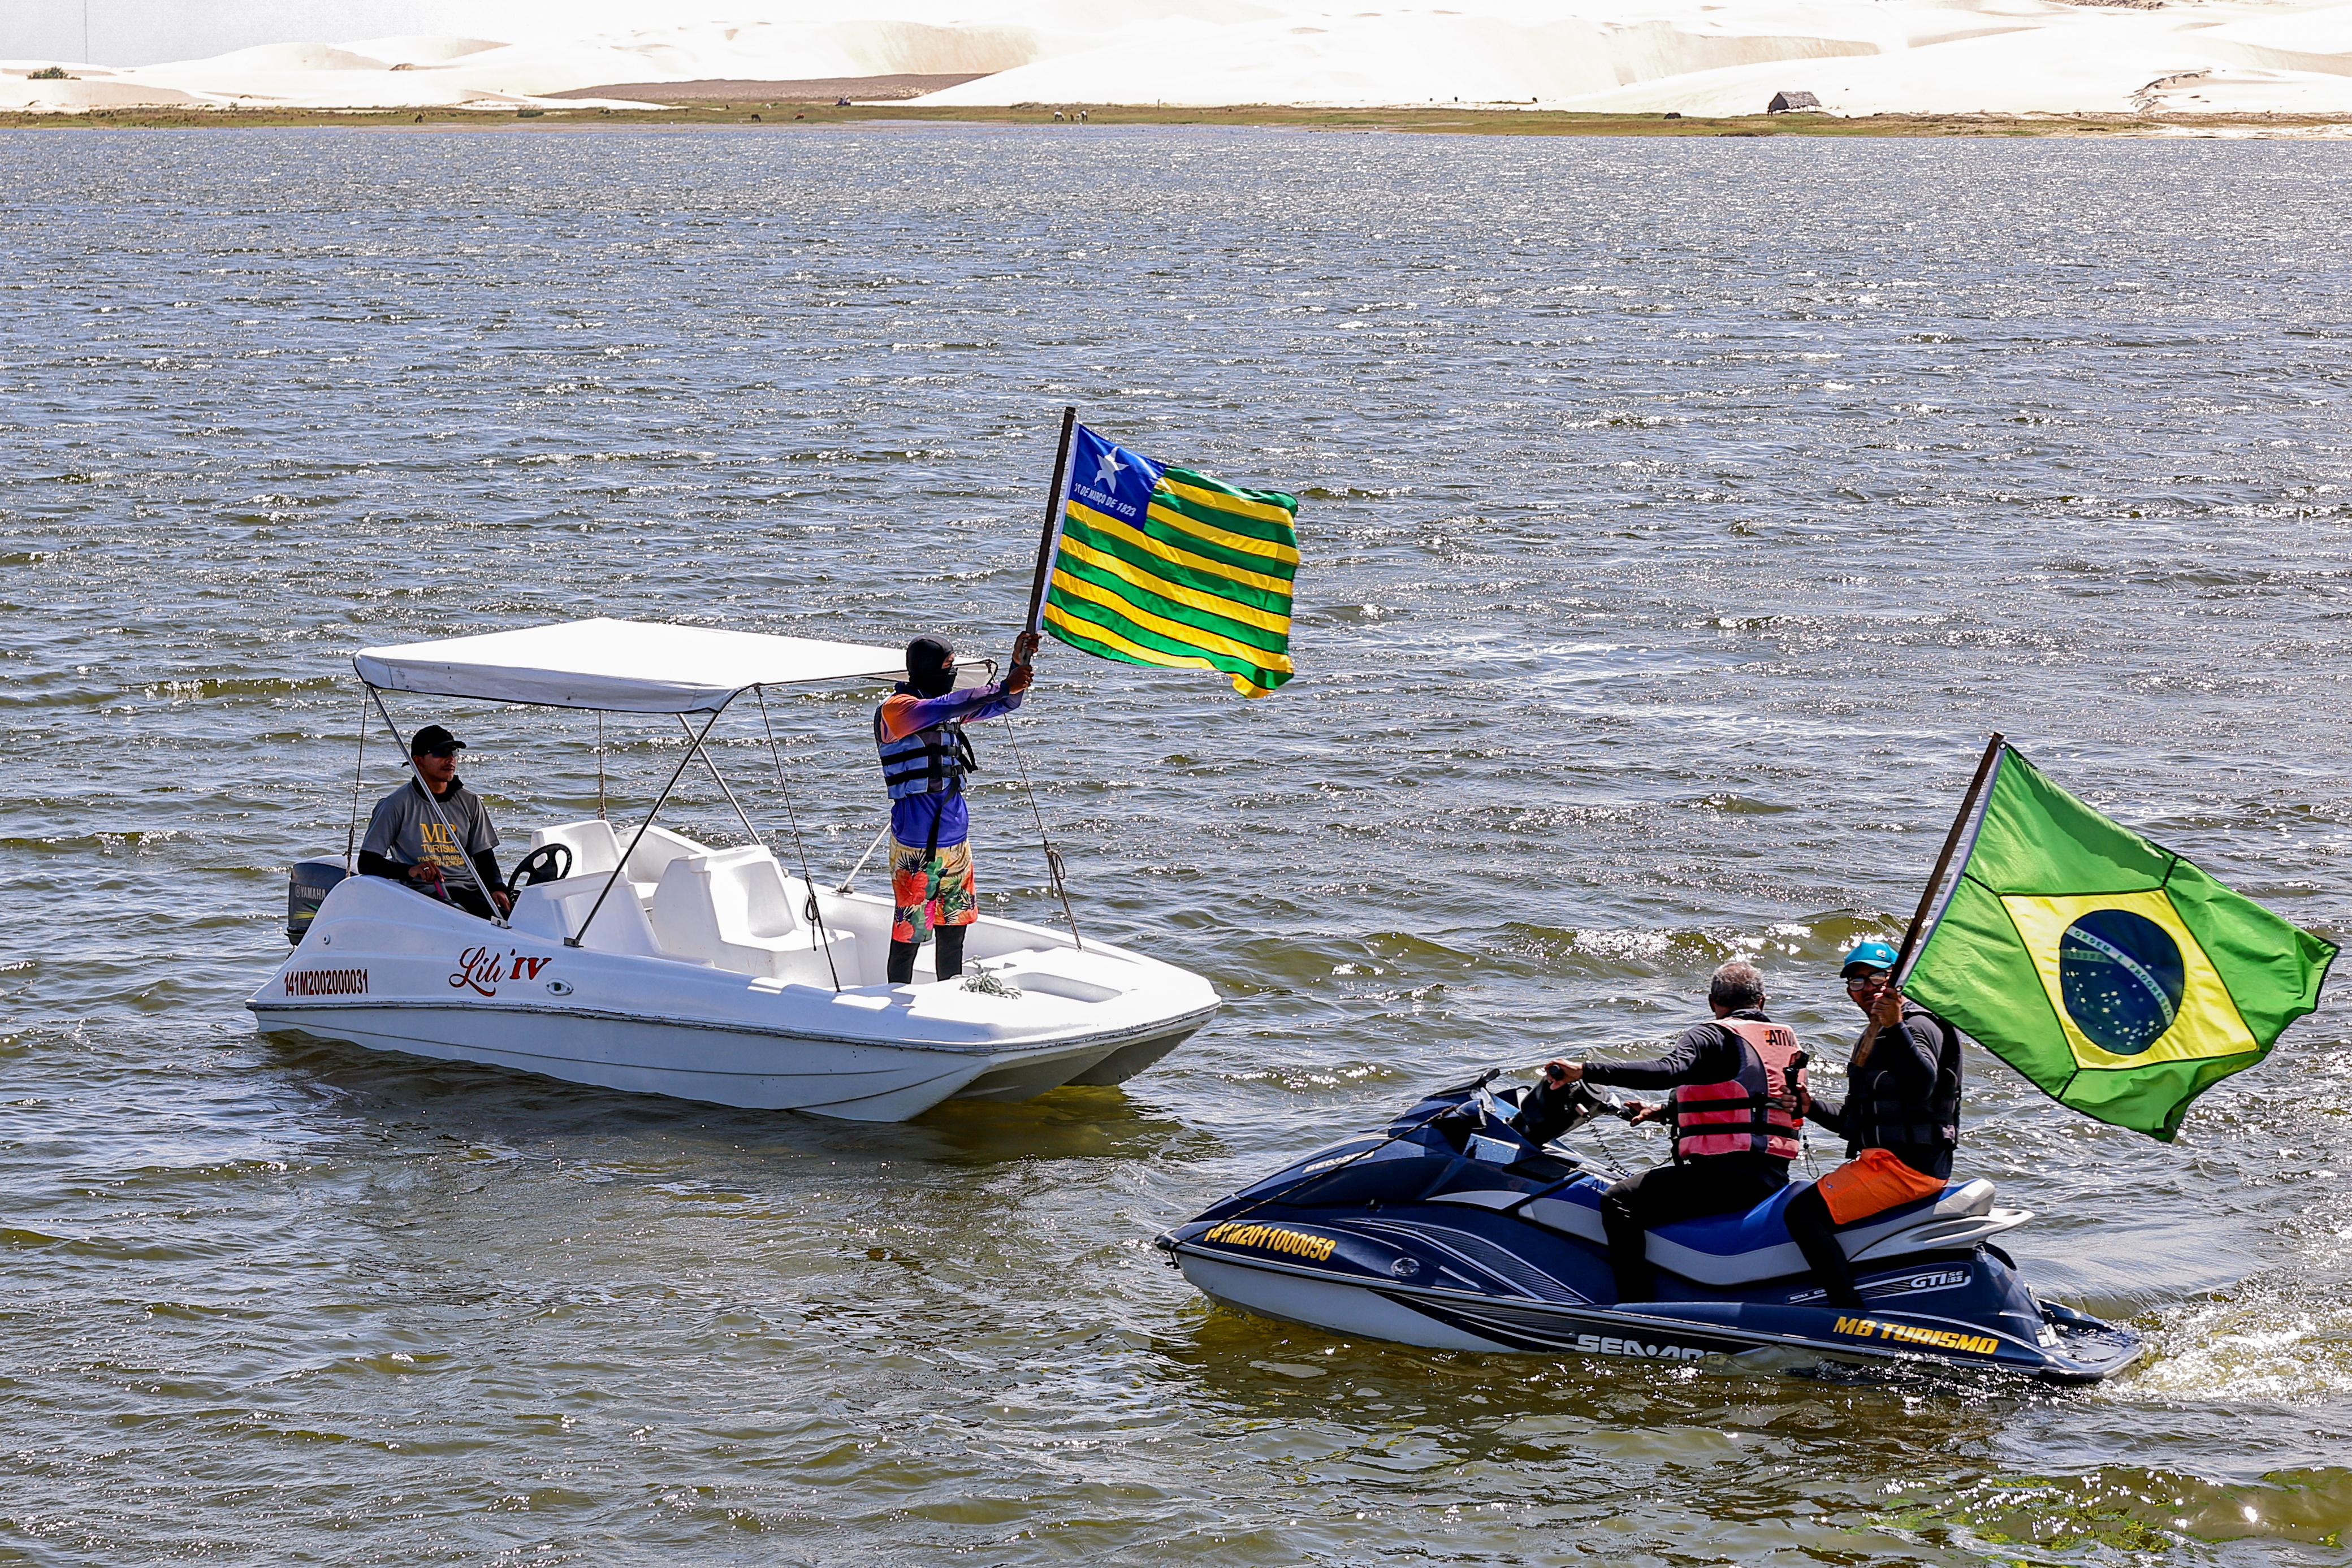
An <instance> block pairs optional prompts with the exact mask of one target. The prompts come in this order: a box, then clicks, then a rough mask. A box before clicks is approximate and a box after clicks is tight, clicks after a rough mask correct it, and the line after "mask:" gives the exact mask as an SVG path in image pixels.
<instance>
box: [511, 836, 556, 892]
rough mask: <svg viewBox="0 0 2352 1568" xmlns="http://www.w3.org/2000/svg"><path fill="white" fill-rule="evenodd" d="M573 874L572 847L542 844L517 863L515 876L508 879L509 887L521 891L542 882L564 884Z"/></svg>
mask: <svg viewBox="0 0 2352 1568" xmlns="http://www.w3.org/2000/svg"><path fill="white" fill-rule="evenodd" d="M571 874H572V846H571V845H570V844H541V845H540V846H539V848H537V849H535V850H533V851H531V852H530V853H529V854H527V855H525V856H523V857H522V859H520V860H519V861H517V862H515V868H514V875H512V876H511V877H509V878H508V879H507V885H508V886H509V887H511V888H515V889H517V890H518V891H519V890H520V889H522V888H526V887H535V886H537V885H538V884H539V883H542V882H562V880H563V879H564V878H565V877H567V876H570V875H571Z"/></svg>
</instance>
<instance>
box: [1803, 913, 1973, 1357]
mask: <svg viewBox="0 0 2352 1568" xmlns="http://www.w3.org/2000/svg"><path fill="white" fill-rule="evenodd" d="M1898 962H1900V957H1899V956H1898V955H1897V954H1896V953H1895V949H1894V948H1893V947H1890V946H1887V945H1886V944H1885V943H1884V942H1864V943H1861V944H1860V945H1858V946H1855V948H1854V949H1853V952H1851V953H1848V954H1847V955H1846V956H1845V963H1844V965H1843V971H1844V979H1845V994H1846V996H1847V997H1848V998H1851V999H1852V1000H1853V1004H1854V1006H1856V1007H1858V1008H1860V1009H1862V1011H1863V1014H1864V1017H1865V1018H1867V1019H1869V1022H1868V1024H1867V1025H1866V1026H1865V1027H1864V1030H1863V1031H1862V1038H1861V1039H1860V1040H1856V1041H1855V1042H1854V1048H1853V1061H1850V1062H1849V1063H1847V1064H1846V1070H1845V1082H1846V1097H1845V1103H1843V1104H1839V1103H1836V1102H1834V1101H1830V1100H1824V1099H1822V1098H1821V1097H1819V1096H1818V1095H1816V1096H1814V1097H1813V1098H1812V1099H1811V1102H1810V1103H1808V1104H1807V1106H1806V1108H1805V1120H1807V1121H1809V1122H1811V1123H1814V1124H1817V1125H1819V1126H1823V1127H1827V1128H1829V1129H1830V1130H1831V1131H1832V1132H1836V1133H1842V1134H1844V1135H1845V1141H1846V1159H1845V1164H1843V1165H1842V1166H1838V1167H1837V1169H1835V1170H1833V1171H1832V1172H1830V1173H1829V1174H1828V1175H1827V1176H1823V1177H1822V1178H1821V1180H1819V1181H1817V1182H1815V1183H1814V1184H1813V1185H1812V1186H1809V1187H1807V1188H1806V1189H1805V1190H1804V1191H1802V1192H1801V1193H1799V1194H1798V1195H1797V1196H1796V1197H1792V1198H1790V1200H1789V1207H1788V1209H1787V1211H1786V1213H1787V1218H1788V1222H1789V1235H1790V1237H1791V1238H1792V1239H1794V1240H1795V1241H1796V1243H1797V1249H1798V1250H1799V1251H1801V1252H1802V1253H1803V1254H1804V1255H1805V1262H1806V1264H1807V1265H1808V1266H1809V1267H1811V1270H1812V1271H1813V1278H1814V1279H1816V1280H1818V1281H1821V1284H1822V1297H1823V1304H1825V1305H1827V1306H1832V1307H1838V1308H1843V1309H1844V1310H1845V1311H1848V1312H1859V1311H1860V1310H1861V1309H1862V1305H1863V1301H1862V1297H1861V1295H1860V1293H1859V1292H1857V1291H1855V1289H1854V1285H1853V1267H1852V1265H1850V1264H1849V1263H1848V1262H1847V1261H1846V1256H1845V1249H1844V1248H1843V1247H1841V1246H1840V1245H1838V1239H1837V1231H1838V1228H1839V1227H1841V1226H1846V1225H1854V1224H1859V1223H1860V1222H1861V1221H1863V1220H1865V1219H1867V1218H1870V1217H1871V1216H1872V1215H1874V1214H1883V1213H1885V1211H1886V1210H1888V1209H1890V1208H1895V1207H1900V1206H1902V1205H1904V1204H1906V1203H1916V1202H1918V1201H1919V1200H1920V1199H1922V1198H1927V1197H1942V1196H1943V1192H1944V1184H1945V1183H1946V1182H1947V1181H1948V1180H1949V1179H1950V1177H1951V1175H1952V1151H1953V1150H1954V1149H1955V1148H1956V1147H1958V1145H1959V1141H1960V1037H1959V1032H1958V1030H1955V1029H1953V1028H1952V1026H1951V1025H1950V1024H1948V1023H1946V1022H1945V1021H1944V1020H1943V1019H1939V1018H1937V1016H1936V1015H1935V1014H1934V1013H1931V1012H1929V1011H1928V1010H1927V1009H1926V1008H1923V1007H1921V1006H1919V1005H1918V1004H1917V1003H1916V1002H1914V1001H1911V1000H1909V999H1908V998H1906V997H1905V996H1904V995H1903V993H1902V992H1901V991H1899V990H1896V989H1895V965H1896V964H1897V963H1898Z"/></svg>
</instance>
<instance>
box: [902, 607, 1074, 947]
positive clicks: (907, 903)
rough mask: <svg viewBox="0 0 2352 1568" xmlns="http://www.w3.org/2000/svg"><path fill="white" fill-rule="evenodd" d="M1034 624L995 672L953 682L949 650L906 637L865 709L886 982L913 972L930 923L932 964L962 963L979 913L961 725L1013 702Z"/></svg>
mask: <svg viewBox="0 0 2352 1568" xmlns="http://www.w3.org/2000/svg"><path fill="white" fill-rule="evenodd" d="M1036 652H1037V633H1035V632H1023V633H1022V634H1021V635H1020V636H1019V637H1018V638H1016V639H1014V641H1013V668H1012V669H1011V670H1009V671H1007V672H1006V673H1005V676H1004V679H1003V680H1002V681H997V682H993V683H992V684H990V685H984V686H974V687H972V688H971V690H970V691H962V692H960V691H957V690H956V689H955V678H956V675H955V659H956V656H955V650H954V649H953V648H951V647H950V646H949V645H948V644H947V643H945V642H943V641H941V640H940V638H937V637H918V638H916V639H915V640H914V641H913V642H911V643H908V644H907V678H906V679H905V680H903V681H901V682H899V683H898V689H897V690H896V691H894V692H893V693H892V694H891V695H889V696H887V697H885V698H884V699H883V701H882V706H880V707H878V708H877V709H875V710H874V745H875V747H876V748H877V750H879V751H880V752H881V754H882V781H883V783H885V784H886V785H887V786H888V787H889V790H890V902H891V903H892V904H893V905H895V906H896V908H895V912H894V915H893V917H892V920H891V923H890V967H889V977H890V983H891V984H892V985H894V986H903V985H906V984H907V983H908V982H909V981H911V980H912V979H914V977H915V954H916V951H917V950H918V949H919V948H920V947H921V946H922V945H923V939H924V938H925V937H926V936H931V935H933V934H934V933H936V934H937V936H938V937H939V951H938V953H937V954H936V955H935V956H934V957H933V960H932V972H933V973H934V974H936V975H937V976H938V977H940V979H942V980H952V979H954V978H955V977H957V976H958V975H960V974H961V973H963V928H964V927H965V926H967V925H971V923H972V922H973V921H975V920H977V919H979V918H980V901H979V894H977V892H976V891H975V889H974V886H973V883H972V874H971V817H970V816H969V814H968V813H967V812H966V811H965V809H964V801H963V776H964V775H965V774H966V773H969V772H971V770H972V769H973V768H976V767H977V766H978V764H977V763H975V762H974V761H973V760H972V755H971V741H969V740H967V739H965V738H964V733H963V727H964V726H965V725H967V724H972V723H977V722H978V721H979V720H981V719H984V718H995V717H998V716H1001V715H1003V714H1008V713H1011V712H1012V711H1013V709H1014V708H1017V707H1019V706H1021V694H1022V693H1024V692H1025V691H1027V690H1028V689H1029V661H1030V660H1031V659H1032V658H1033V657H1034V656H1035V654H1036Z"/></svg>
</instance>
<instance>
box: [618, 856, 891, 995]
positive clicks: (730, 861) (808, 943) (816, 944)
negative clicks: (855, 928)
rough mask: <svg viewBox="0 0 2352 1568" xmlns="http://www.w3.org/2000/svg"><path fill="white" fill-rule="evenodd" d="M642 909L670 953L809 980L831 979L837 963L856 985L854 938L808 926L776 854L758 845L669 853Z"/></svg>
mask: <svg viewBox="0 0 2352 1568" xmlns="http://www.w3.org/2000/svg"><path fill="white" fill-rule="evenodd" d="M649 915H650V916H651V919H652V922H653V930H654V936H655V939H656V941H658V942H659V943H660V944H661V946H662V951H663V952H664V953H665V954H667V955H668V956H671V957H677V958H687V959H691V960H693V961H695V962H697V963H703V964H709V965H711V966H712V967H716V968H720V969H727V970H730V971H732V972H734V973H737V974H743V975H752V976H756V977H760V978H762V979H772V980H787V981H790V980H797V981H800V982H801V983H803V984H804V985H812V986H830V985H832V984H833V976H834V973H835V970H836V969H837V970H838V971H839V973H840V975H841V978H842V981H843V983H844V984H846V985H856V984H857V977H856V974H855V973H854V967H853V958H852V953H853V947H852V945H853V944H854V943H855V942H856V936H854V935H853V934H852V933H849V932H846V931H838V930H835V929H834V928H833V927H832V926H830V925H828V926H826V927H825V928H824V931H823V932H821V933H820V932H817V931H815V930H813V929H812V928H811V927H810V925H809V924H808V923H807V921H806V920H804V919H803V917H802V915H801V911H800V909H799V908H798V907H797V901H796V900H795V899H794V898H793V896H792V894H791V891H790V890H789V889H788V887H787V886H786V884H785V881H784V873H783V870H782V867H780V866H778V865H777V864H776V857H775V856H774V855H772V854H771V853H770V852H768V851H767V850H766V848H764V847H763V846H761V845H758V844H752V845H750V846H747V847H745V848H742V849H734V850H718V851H714V852H709V853H705V854H692V855H679V856H677V858H675V859H673V860H671V861H670V862H669V863H668V865H667V866H666V867H665V868H664V869H663V871H662V876H661V883H660V884H659V885H658V886H656V888H655V890H654V897H653V905H652V908H651V910H650V911H649ZM828 948H830V949H831V962H830V963H828V962H827V959H826V954H827V949H828Z"/></svg>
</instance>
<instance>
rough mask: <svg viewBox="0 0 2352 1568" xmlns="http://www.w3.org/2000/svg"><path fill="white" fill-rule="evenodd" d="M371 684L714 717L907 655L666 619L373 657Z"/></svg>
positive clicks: (365, 654) (570, 625)
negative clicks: (757, 692)
mask: <svg viewBox="0 0 2352 1568" xmlns="http://www.w3.org/2000/svg"><path fill="white" fill-rule="evenodd" d="M906 664H907V660H906V655H905V654H904V653H901V652H900V651H899V650H898V649H896V648H875V647H868V646H866V645H864V644H862V643H821V642H817V641H815V640H814V639H813V638H808V637H771V636H768V635H765V634H764V633H761V632H726V631H720V630H719V629H717V628H714V627H709V626H672V625H668V624H666V623H664V622H657V621H614V620H607V619H604V618H601V617H600V618H599V619H596V620H593V621H564V622H557V623H556V624H554V625H552V626H526V627H523V628H522V629H520V631H514V632H488V633H487V634H486V635H483V636H479V637H452V638H448V639H446V641H443V642H439V643H408V644H407V645H405V646H404V647H398V648H363V649H362V650H361V651H360V652H359V653H355V654H353V655H352V667H353V668H355V669H357V670H358V671H359V673H360V679H362V680H363V681H365V682H366V683H367V684H368V685H372V686H377V687H381V688H382V689H383V690H385V691H391V692H419V693H423V694H425V695H428V696H436V697H476V698H479V699H481V700H483V701H486V702H510V703H536V704H539V705H540V706H544V707H573V708H601V709H604V711H606V712H608V713H715V712H717V711H718V710H719V709H720V708H722V707H725V706H727V704H728V703H729V702H730V701H731V700H732V699H733V698H734V696H735V695H736V694H737V693H739V692H741V691H744V690H746V689H747V688H749V687H751V686H784V685H806V684H808V683H810V682H813V681H835V680H846V679H849V678H851V677H854V676H868V677H871V676H876V675H890V676H896V675H898V674H902V673H903V672H904V670H905V669H906Z"/></svg>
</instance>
